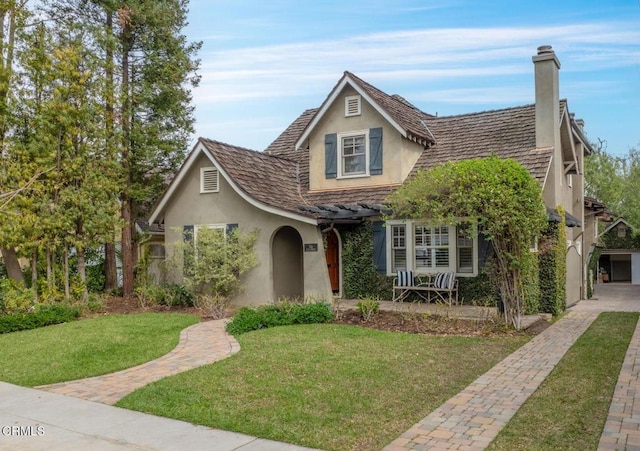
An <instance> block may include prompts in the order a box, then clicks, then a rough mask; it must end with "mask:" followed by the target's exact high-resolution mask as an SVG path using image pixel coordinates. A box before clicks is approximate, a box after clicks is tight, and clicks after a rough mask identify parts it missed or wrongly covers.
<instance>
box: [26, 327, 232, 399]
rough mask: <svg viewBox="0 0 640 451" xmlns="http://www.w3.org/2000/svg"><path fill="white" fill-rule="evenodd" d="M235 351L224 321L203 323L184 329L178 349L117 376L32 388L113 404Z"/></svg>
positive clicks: (121, 372) (120, 372)
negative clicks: (168, 377)
mask: <svg viewBox="0 0 640 451" xmlns="http://www.w3.org/2000/svg"><path fill="white" fill-rule="evenodd" d="M239 350H240V345H239V344H238V342H237V341H236V340H235V338H233V337H232V336H231V335H229V334H227V333H226V331H225V320H223V319H220V320H215V321H205V322H200V323H198V324H194V325H193V326H190V327H188V328H186V329H184V330H183V331H182V332H181V333H180V342H179V343H178V346H176V347H175V348H174V349H173V351H171V352H169V353H168V354H166V355H164V356H162V357H160V358H159V359H156V360H152V361H150V362H147V363H143V364H142V365H139V366H136V367H133V368H129V369H126V370H122V371H119V372H117V373H111V374H105V375H103V376H96V377H91V378H88V379H79V380H75V381H69V382H61V383H58V384H52V385H44V386H40V387H36V388H39V389H41V390H46V391H49V392H52V393H59V394H62V395H69V396H75V397H76V398H82V399H86V400H89V401H96V402H100V403H103V404H115V403H116V402H118V401H119V400H120V399H122V398H123V397H125V396H126V395H128V394H129V393H131V392H133V391H134V390H136V389H138V388H140V387H144V386H145V385H147V384H149V383H151V382H154V381H157V380H159V379H162V378H164V377H167V376H171V375H173V374H178V373H181V372H183V371H187V370H190V369H192V368H196V367H199V366H203V365H207V364H209V363H213V362H216V361H218V360H221V359H224V358H226V357H229V356H230V355H232V354H235V353H236V352H238V351H239Z"/></svg>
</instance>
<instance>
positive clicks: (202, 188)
mask: <svg viewBox="0 0 640 451" xmlns="http://www.w3.org/2000/svg"><path fill="white" fill-rule="evenodd" d="M207 172H215V176H216V189H205V186H204V176H205V174H206V173H207ZM218 192H220V171H218V168H216V167H214V166H210V167H206V168H200V194H208V193H218Z"/></svg>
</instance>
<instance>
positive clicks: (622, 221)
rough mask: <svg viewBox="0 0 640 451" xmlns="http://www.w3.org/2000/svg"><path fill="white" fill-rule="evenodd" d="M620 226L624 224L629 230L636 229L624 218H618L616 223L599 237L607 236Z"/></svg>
mask: <svg viewBox="0 0 640 451" xmlns="http://www.w3.org/2000/svg"><path fill="white" fill-rule="evenodd" d="M620 224H624V225H625V226H627V228H629V229H631V230H634V227H633V226H632V225H631V224H629V223H628V222H627V221H625V220H624V218H618V219H617V220H616V221H614V222H613V223H611V224H610V225H609V227H607V228H606V229H604V231H603V232H602V233H601V234H600V235H599V236H603V235H606V234H607V233H608V232H609V231H610V230H611V229H613V228H615V227H617V226H618V225H620Z"/></svg>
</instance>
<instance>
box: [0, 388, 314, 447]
mask: <svg viewBox="0 0 640 451" xmlns="http://www.w3.org/2000/svg"><path fill="white" fill-rule="evenodd" d="M70 449H78V450H85V449H86V450H89V449H90V450H92V451H112V450H113V451H115V450H163V451H173V450H176V451H183V450H189V451H198V450H216V451H217V450H220V451H231V450H237V451H272V450H273V451H279V450H283V451H296V450H304V449H309V448H303V447H299V446H294V445H289V444H286V443H280V442H274V441H270V440H264V439H258V438H255V437H251V436H248V435H243V434H237V433H235V432H226V431H221V430H217V429H211V428H207V427H204V426H195V425H192V424H190V423H186V422H184V421H177V420H170V419H167V418H161V417H156V416H153V415H147V414H144V413H140V412H134V411H131V410H126V409H120V408H118V407H113V406H109V405H105V404H99V403H96V402H92V401H86V400H84V399H79V398H74V397H71V396H64V395H59V394H56V393H48V392H45V391H41V390H34V389H30V388H24V387H18V386H15V385H11V384H7V383H4V382H0V450H3V451H4V450H7V451H9V450H11V451H14V450H21V451H25V450H29V451H31V450H43V451H44V450H47V451H58V450H59V451H68V450H70Z"/></svg>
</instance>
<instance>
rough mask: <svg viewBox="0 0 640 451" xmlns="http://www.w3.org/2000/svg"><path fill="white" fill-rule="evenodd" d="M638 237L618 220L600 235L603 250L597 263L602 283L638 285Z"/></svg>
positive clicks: (639, 264) (639, 253) (639, 276)
mask: <svg viewBox="0 0 640 451" xmlns="http://www.w3.org/2000/svg"><path fill="white" fill-rule="evenodd" d="M639 240H640V237H638V236H634V233H633V228H632V227H631V225H630V224H629V223H627V222H626V221H625V220H624V219H618V220H617V221H615V222H614V223H613V224H611V225H610V226H609V227H607V229H606V230H605V231H604V232H603V233H602V234H601V237H600V242H601V243H602V244H604V245H605V247H606V248H605V249H604V250H603V251H602V252H601V254H600V259H599V261H598V263H599V264H598V266H599V271H600V277H599V279H600V280H601V281H602V282H604V283H607V282H622V283H625V282H626V283H631V284H635V285H640V249H639V248H638V247H639V246H637V244H638V243H636V241H639Z"/></svg>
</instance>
